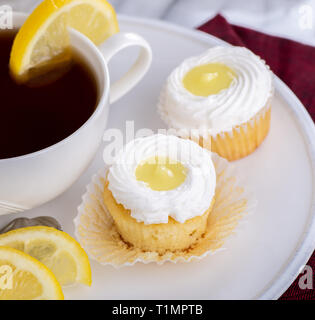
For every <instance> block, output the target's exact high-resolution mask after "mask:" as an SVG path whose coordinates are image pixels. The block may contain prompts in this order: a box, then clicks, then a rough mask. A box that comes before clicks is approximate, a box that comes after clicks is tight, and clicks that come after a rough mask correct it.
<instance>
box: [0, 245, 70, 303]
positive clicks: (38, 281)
mask: <svg viewBox="0 0 315 320" xmlns="http://www.w3.org/2000/svg"><path fill="white" fill-rule="evenodd" d="M63 299H64V297H63V293H62V290H61V286H60V284H59V283H58V281H57V279H56V277H55V276H54V274H53V273H52V272H51V271H50V270H49V269H48V268H47V267H46V266H45V265H43V264H42V263H41V262H39V261H37V260H36V259H34V258H32V257H31V256H30V255H28V254H26V253H24V252H22V251H19V250H16V249H12V248H8V247H1V246H0V300H63Z"/></svg>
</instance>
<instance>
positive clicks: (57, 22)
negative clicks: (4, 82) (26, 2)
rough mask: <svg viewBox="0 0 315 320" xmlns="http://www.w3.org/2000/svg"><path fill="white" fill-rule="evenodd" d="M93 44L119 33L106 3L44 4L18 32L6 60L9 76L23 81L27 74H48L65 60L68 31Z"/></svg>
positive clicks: (68, 0) (54, 0)
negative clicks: (82, 35) (8, 63)
mask: <svg viewBox="0 0 315 320" xmlns="http://www.w3.org/2000/svg"><path fill="white" fill-rule="evenodd" d="M69 27H71V28H74V29H76V30H78V31H79V32H81V33H83V34H84V35H86V36H87V37H88V38H89V39H90V40H92V41H93V42H94V43H95V44H100V43H102V42H103V41H104V40H105V39H106V38H108V37H110V36H111V35H113V34H115V33H117V32H118V31H119V27H118V22H117V18H116V13H115V11H114V9H113V8H112V6H111V5H110V4H109V3H108V2H107V1H106V0H44V1H43V2H41V3H40V4H39V5H38V7H36V8H35V10H34V11H33V12H32V13H31V14H30V16H29V17H28V18H27V20H26V21H25V22H24V24H23V26H22V27H21V29H20V30H19V31H18V33H17V35H16V38H15V40H14V43H13V47H12V50H11V57H10V72H11V74H12V76H13V77H14V78H15V79H16V80H17V81H20V82H21V81H26V80H28V78H29V74H28V73H29V71H30V70H31V71H34V70H35V71H34V74H38V73H41V72H38V71H36V69H37V70H50V69H52V68H53V67H54V66H55V65H60V64H62V63H63V62H64V61H67V60H69V57H70V56H71V53H70V50H69V48H70V40H69V34H68V28H69Z"/></svg>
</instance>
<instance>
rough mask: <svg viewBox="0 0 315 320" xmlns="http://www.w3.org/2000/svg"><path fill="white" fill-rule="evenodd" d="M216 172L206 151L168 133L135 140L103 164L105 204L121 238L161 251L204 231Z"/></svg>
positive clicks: (177, 247) (188, 243)
mask: <svg viewBox="0 0 315 320" xmlns="http://www.w3.org/2000/svg"><path fill="white" fill-rule="evenodd" d="M215 187H216V174H215V169H214V166H213V163H212V160H211V154H210V152H209V151H208V150H206V149H203V148H201V147H200V146H199V145H197V144H196V143H194V142H192V141H190V140H187V139H181V138H178V137H176V136H170V135H161V134H158V135H153V136H149V137H145V138H139V139H136V140H134V141H132V142H130V143H128V144H127V145H126V146H125V148H123V149H122V150H121V151H120V152H119V154H118V155H117V157H116V158H115V161H114V163H113V164H112V165H111V167H110V168H109V169H108V173H107V181H106V183H105V188H104V204H105V206H106V207H107V209H108V211H109V213H110V214H111V216H112V218H113V220H114V222H115V225H116V228H117V230H118V231H119V233H120V236H121V237H122V239H123V240H124V241H125V242H126V243H129V244H131V245H133V246H135V247H137V248H140V249H142V250H144V251H155V252H158V253H160V254H163V253H165V252H166V251H177V250H185V249H188V248H190V247H191V246H193V245H194V243H195V242H196V241H197V240H198V239H199V238H200V237H202V236H203V234H204V232H205V230H206V227H207V219H208V216H209V214H210V212H211V209H212V206H213V203H214V192H215Z"/></svg>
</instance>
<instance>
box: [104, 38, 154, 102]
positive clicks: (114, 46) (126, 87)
mask: <svg viewBox="0 0 315 320" xmlns="http://www.w3.org/2000/svg"><path fill="white" fill-rule="evenodd" d="M130 46H139V47H140V48H141V50H140V53H139V56H138V58H137V60H136V61H135V63H134V64H133V65H132V67H131V68H130V69H129V70H128V71H127V72H126V73H125V74H124V76H123V77H122V78H120V79H119V80H117V81H116V82H114V83H113V84H111V89H110V99H109V102H110V103H113V102H115V101H117V100H118V99H120V98H121V97H122V96H124V95H125V94H126V93H127V92H128V91H130V90H131V89H132V88H133V87H134V86H135V85H136V84H137V83H138V82H139V81H140V80H141V79H142V77H143V76H144V75H145V73H146V72H147V71H148V69H149V67H150V65H151V61H152V51H151V47H150V45H149V44H148V42H147V41H146V40H144V39H143V38H142V37H141V36H139V35H137V34H135V33H129V32H128V33H124V32H119V33H116V34H115V35H113V36H111V37H110V38H109V39H107V40H106V41H105V42H104V43H102V44H101V45H100V46H99V49H100V51H101V52H102V54H103V56H104V58H105V60H106V62H107V63H108V62H109V61H110V59H111V58H112V57H113V56H114V55H115V54H116V53H118V52H119V51H120V50H122V49H125V48H127V47H130Z"/></svg>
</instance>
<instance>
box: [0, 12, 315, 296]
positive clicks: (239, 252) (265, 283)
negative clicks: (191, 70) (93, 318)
mask: <svg viewBox="0 0 315 320" xmlns="http://www.w3.org/2000/svg"><path fill="white" fill-rule="evenodd" d="M119 20H120V26H121V30H122V31H133V32H137V33H139V34H141V35H143V36H144V37H145V38H146V39H147V40H148V41H149V42H150V44H151V46H152V49H153V55H154V59H153V65H152V67H151V69H150V71H149V73H148V74H147V75H146V77H145V79H144V80H143V81H142V82H141V84H139V85H138V86H137V87H136V88H135V89H134V90H133V91H132V92H131V93H129V94H127V95H126V96H125V97H124V98H123V99H121V100H120V101H119V102H118V103H116V104H115V105H113V106H112V107H111V111H110V117H109V123H108V128H119V129H122V130H124V128H125V121H126V120H135V128H136V129H139V128H151V129H154V130H156V129H158V128H165V125H164V124H163V123H162V121H161V120H160V119H159V117H158V115H157V113H156V108H155V105H156V102H157V98H158V95H159V91H160V89H161V86H162V84H163V82H164V80H165V79H166V77H167V75H168V74H169V73H170V71H171V70H172V69H173V68H174V67H176V66H177V65H178V64H179V63H180V62H181V61H182V60H183V59H185V58H187V57H189V56H191V55H195V54H199V53H201V52H203V51H204V50H205V49H207V48H209V47H211V46H213V45H217V44H224V42H222V41H221V40H218V39H217V38H215V37H212V36H209V35H206V34H204V33H201V32H198V31H192V30H187V29H183V28H180V27H176V26H173V25H169V24H165V23H162V22H156V21H155V22H153V21H149V20H140V19H134V18H129V17H124V16H120V19H119ZM135 54H136V52H134V51H132V50H130V51H126V52H123V53H121V54H120V55H119V57H117V58H115V59H114V60H113V62H111V63H110V72H111V75H112V79H115V78H117V77H118V76H119V75H120V74H122V72H123V70H126V69H127V67H128V65H129V64H130V63H131V62H132V60H133V57H134V56H135ZM275 85H276V94H275V100H274V103H273V110H272V123H271V130H270V133H269V135H268V137H267V139H266V141H265V142H264V143H263V144H262V146H261V147H260V148H259V149H258V150H257V151H256V152H254V153H253V154H252V155H250V156H249V157H247V158H245V159H242V160H239V161H237V162H235V164H236V166H237V167H238V168H239V169H240V170H241V171H242V172H243V174H244V175H246V176H247V181H248V187H250V188H252V189H253V190H254V191H255V192H256V194H257V198H258V208H257V211H256V213H255V214H254V215H252V216H250V217H249V218H248V220H247V221H248V222H247V224H246V225H244V226H243V227H242V229H241V230H239V232H238V233H237V234H236V235H235V236H233V237H232V238H230V239H229V241H228V242H227V243H226V245H225V247H226V250H223V251H220V252H218V253H217V254H215V255H214V256H209V257H207V258H205V259H204V260H202V261H200V262H193V263H189V264H176V265H174V264H171V263H170V264H164V265H162V266H158V265H155V264H149V265H143V264H137V265H135V266H134V267H129V268H128V267H126V268H122V269H119V270H116V269H114V268H112V267H110V266H108V267H103V266H101V265H99V264H98V263H96V262H94V261H92V262H91V263H92V274H93V285H92V287H90V288H87V287H83V286H76V287H71V288H66V289H65V290H64V292H65V297H66V298H68V299H257V298H260V299H275V298H278V297H279V296H280V295H281V294H282V293H283V292H284V291H285V290H286V289H287V288H288V287H289V285H290V284H291V283H292V281H293V280H294V279H295V278H296V276H297V275H298V272H299V269H300V267H301V266H303V265H304V264H305V263H306V262H307V260H308V258H309V257H310V255H311V253H312V252H313V250H314V248H315V221H314V220H315V219H314V214H315V209H314V194H315V190H314V176H315V171H314V160H315V153H314V151H315V147H314V144H315V129H314V125H313V122H312V120H311V119H310V117H309V115H308V113H307V112H306V111H305V109H304V107H303V106H302V104H301V103H300V102H299V100H298V99H297V98H296V96H295V95H294V94H293V93H292V92H291V91H290V90H289V89H288V87H287V86H286V85H285V84H284V83H283V82H281V81H280V80H279V79H276V81H275ZM123 132H124V131H123ZM104 146H105V144H103V145H102V146H101V147H100V149H99V152H98V154H97V156H96V157H95V159H94V161H93V163H92V164H91V166H90V167H89V168H88V170H87V171H86V172H85V173H84V174H83V175H82V176H81V178H80V179H79V180H78V181H77V182H76V183H75V184H74V185H73V186H72V187H71V188H70V189H69V190H68V191H67V192H65V193H64V194H63V195H61V196H60V197H58V198H56V199H55V200H54V201H51V202H49V203H47V204H45V205H43V206H41V207H39V208H36V209H33V210H30V211H28V212H27V214H26V213H24V214H23V213H22V214H19V215H15V216H13V215H7V216H2V217H0V226H2V225H4V224H5V223H7V222H9V221H10V220H11V219H12V218H13V217H18V216H26V215H27V216H28V217H35V216H39V215H51V216H54V217H56V218H57V219H58V220H59V221H60V222H61V224H62V225H63V228H64V230H65V231H66V232H69V233H70V234H71V235H73V234H74V226H73V218H74V217H75V216H76V214H77V206H78V205H79V204H80V202H81V195H82V194H83V193H85V186H86V185H87V184H88V183H89V181H90V179H91V176H92V175H93V174H94V173H96V172H97V171H98V170H99V168H100V167H102V166H103V160H102V151H103V149H104Z"/></svg>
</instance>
